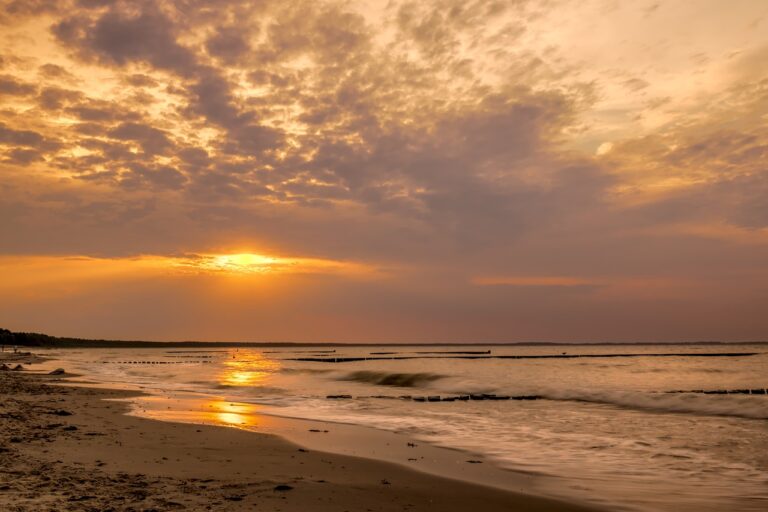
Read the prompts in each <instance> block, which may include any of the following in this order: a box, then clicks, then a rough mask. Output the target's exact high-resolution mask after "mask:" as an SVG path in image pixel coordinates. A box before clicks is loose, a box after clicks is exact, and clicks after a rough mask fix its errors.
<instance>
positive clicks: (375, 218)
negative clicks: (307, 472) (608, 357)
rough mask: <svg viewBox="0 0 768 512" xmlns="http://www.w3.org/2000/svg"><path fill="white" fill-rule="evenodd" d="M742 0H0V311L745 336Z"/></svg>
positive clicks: (587, 336)
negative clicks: (213, 0) (724, 0)
mask: <svg viewBox="0 0 768 512" xmlns="http://www.w3.org/2000/svg"><path fill="white" fill-rule="evenodd" d="M766 311H768V2H765V1H763V0H733V1H729V2H723V1H721V0H667V1H660V0H654V1H650V0H636V1H618V0H583V1H582V0H579V1H575V0H574V1H571V0H506V1H474V0H466V1H459V0H419V1H400V0H382V1H376V0H367V1H339V2H336V1H322V0H321V1H316V0H313V1H301V0H297V1H287V0H280V1H271V0H264V1H252V0H248V1H246V0H218V1H216V2H207V1H202V0H135V1H130V2H129V1H119V0H118V1H107V0H62V1H53V0H10V1H9V0H0V326H3V327H5V328H9V329H12V330H16V331H35V332H46V333H49V334H54V335H61V336H77V337H97V338H116V339H150V340H222V341H230V340H231V341H234V340H242V341H306V342H322V341H325V342H328V341H340V342H353V341H358V342H381V341H392V342H408V341H411V342H419V341H429V342H439V341H446V342H505V341H510V342H514V341H564V342H570V341H695V340H723V341H739V340H765V339H768V314H766Z"/></svg>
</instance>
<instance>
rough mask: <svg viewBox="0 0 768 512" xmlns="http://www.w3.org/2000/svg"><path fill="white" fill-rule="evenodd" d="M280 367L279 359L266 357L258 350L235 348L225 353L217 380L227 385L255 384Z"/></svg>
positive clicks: (261, 381) (260, 382)
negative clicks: (235, 349)
mask: <svg viewBox="0 0 768 512" xmlns="http://www.w3.org/2000/svg"><path fill="white" fill-rule="evenodd" d="M280 367H281V364H280V362H279V361H276V360H274V359H268V358H266V357H264V355H263V354H262V353H260V352H256V351H254V350H237V351H233V352H230V354H228V355H227V359H226V360H225V361H224V369H223V371H222V373H221V374H220V375H219V382H220V383H221V384H225V385H227V386H257V385H259V384H262V383H263V382H264V381H265V380H266V379H267V378H268V377H269V376H270V375H271V374H273V373H274V372H276V371H278V370H279V369H280Z"/></svg>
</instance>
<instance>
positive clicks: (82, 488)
mask: <svg viewBox="0 0 768 512" xmlns="http://www.w3.org/2000/svg"><path fill="white" fill-rule="evenodd" d="M25 357H27V356H22V357H20V358H19V359H24V358H25ZM6 362H7V361H6ZM15 364H16V362H15V361H14V366H15ZM59 380H60V378H59V377H52V376H43V375H34V374H30V373H28V372H10V371H0V397H2V403H1V404H0V510H3V511H6V510H7V511H47V510H50V511H65V510H67V511H68V510H72V511H85V510H88V511H91V510H93V511H108V510H145V511H148V510H226V511H229V510H263V511H285V512H290V511H301V512H309V511H339V512H341V511H402V510H411V511H422V510H423V511H427V510H429V511H463V512H464V511H467V510H473V509H474V510H482V511H501V510H504V511H518V510H519V511H530V512H536V511H542V512H543V511H563V512H570V511H573V512H576V511H587V510H590V509H588V508H586V507H581V506H578V505H573V504H569V503H564V502H559V501H555V500H550V499H546V498H539V497H533V496H528V495H524V494H514V493H511V492H506V491H503V490H499V489H494V488H490V487H484V486H479V485H475V484H472V483H467V482H462V481H457V480H450V479H445V478H440V477H436V476H431V475H428V474H426V473H421V472H417V471H413V470H410V469H408V468H405V467H402V466H398V465H394V464H391V463H387V462H380V461H376V460H370V459H364V458H358V457H349V456H344V455H335V454H328V453H324V452H319V451H315V450H306V449H304V448H300V447H299V446H298V445H295V444H292V443H290V442H288V441H285V440H283V439H281V438H280V437H277V436H273V435H265V434H259V433H252V432H245V431H241V430H237V429H233V428H225V427H215V426H201V425H192V424H182V423H169V422H162V421H155V420H148V419H143V418H138V417H134V416H127V415H125V414H124V413H125V412H126V411H127V410H128V405H127V404H126V403H124V402H115V401H107V400H103V399H104V398H124V397H127V396H129V393H128V392H125V391H115V390H101V389H89V388H79V387H65V386H61V385H50V384H48V383H46V381H54V382H56V381H59Z"/></svg>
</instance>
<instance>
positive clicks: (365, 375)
mask: <svg viewBox="0 0 768 512" xmlns="http://www.w3.org/2000/svg"><path fill="white" fill-rule="evenodd" d="M442 378H445V375H438V374H436V373H388V372H372V371H357V372H352V373H348V374H347V375H344V376H343V377H339V378H338V380H345V381H354V382H365V383H367V384H375V385H377V386H398V387H402V388H417V387H421V386H423V385H425V384H428V383H430V382H434V381H436V380H439V379H442Z"/></svg>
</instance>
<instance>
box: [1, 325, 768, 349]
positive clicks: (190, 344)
mask: <svg viewBox="0 0 768 512" xmlns="http://www.w3.org/2000/svg"><path fill="white" fill-rule="evenodd" d="M0 343H2V344H3V345H5V347H6V350H8V349H9V347H10V346H13V345H16V346H20V347H43V348H216V347H218V348H279V347H290V348H300V347H314V348H317V347H331V348H333V347H412V346H418V347H437V346H444V347H450V346H456V347H464V346H479V345H481V346H488V347H508V346H521V347H532V346H544V347H546V346H569V347H572V346H632V345H681V346H692V345H730V344H734V343H739V344H749V345H768V340H754V341H707V340H703V341H631V342H630V341H623V342H621V341H616V342H612V341H600V342H587V341H578V342H558V341H553V342H548V341H516V342H483V341H477V342H474V341H466V342H421V341H413V342H407V343H406V342H398V343H394V342H365V343H362V342H361V343H357V342H349V343H342V342H312V341H296V342H277V341H276V342H271V341H147V340H104V339H86V338H70V337H61V336H51V335H48V334H41V333H33V332H13V331H10V330H7V329H0Z"/></svg>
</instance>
